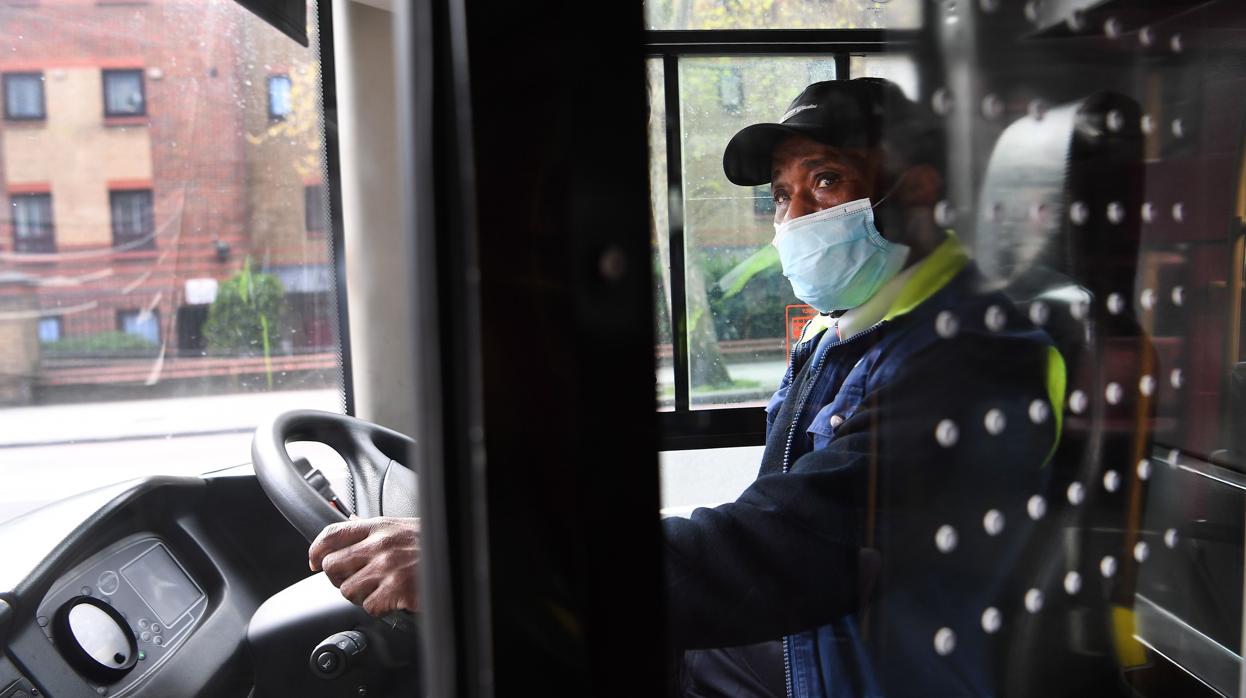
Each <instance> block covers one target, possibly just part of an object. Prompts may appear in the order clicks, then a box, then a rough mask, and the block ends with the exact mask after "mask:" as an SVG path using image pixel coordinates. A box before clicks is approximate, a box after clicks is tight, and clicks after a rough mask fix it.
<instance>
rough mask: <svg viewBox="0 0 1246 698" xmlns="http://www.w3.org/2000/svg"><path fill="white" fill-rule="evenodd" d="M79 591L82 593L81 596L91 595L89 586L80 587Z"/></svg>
mask: <svg viewBox="0 0 1246 698" xmlns="http://www.w3.org/2000/svg"><path fill="white" fill-rule="evenodd" d="M80 591H81V592H82V595H83V596H90V595H91V587H82V589H81V590H80Z"/></svg>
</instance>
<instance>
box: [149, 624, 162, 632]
mask: <svg viewBox="0 0 1246 698" xmlns="http://www.w3.org/2000/svg"><path fill="white" fill-rule="evenodd" d="M151 631H152V632H153V633H155V634H157V635H159V634H160V624H159V623H152V624H151Z"/></svg>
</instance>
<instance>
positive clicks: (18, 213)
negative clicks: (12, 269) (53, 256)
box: [9, 194, 56, 252]
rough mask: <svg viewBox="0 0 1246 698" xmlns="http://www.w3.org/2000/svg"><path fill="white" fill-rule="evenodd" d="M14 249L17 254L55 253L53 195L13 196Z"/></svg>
mask: <svg viewBox="0 0 1246 698" xmlns="http://www.w3.org/2000/svg"><path fill="white" fill-rule="evenodd" d="M9 205H10V207H11V208H12V213H13V218H12V220H13V249H14V250H15V251H17V252H55V251H56V236H55V232H54V226H53V225H52V195H51V194H11V195H9Z"/></svg>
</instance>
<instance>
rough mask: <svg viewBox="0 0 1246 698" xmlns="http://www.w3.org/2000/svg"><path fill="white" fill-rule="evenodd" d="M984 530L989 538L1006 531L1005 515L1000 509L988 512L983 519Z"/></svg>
mask: <svg viewBox="0 0 1246 698" xmlns="http://www.w3.org/2000/svg"><path fill="white" fill-rule="evenodd" d="M982 530H984V531H986V534H987V535H988V536H998V535H999V534H1000V533H1002V532H1003V530H1004V515H1003V513H1001V512H1000V511H999V510H998V509H992V510H990V511H988V512H987V513H986V514H985V515H984V516H983V517H982Z"/></svg>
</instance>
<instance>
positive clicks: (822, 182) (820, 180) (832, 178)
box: [814, 173, 839, 187]
mask: <svg viewBox="0 0 1246 698" xmlns="http://www.w3.org/2000/svg"><path fill="white" fill-rule="evenodd" d="M838 181H839V175H837V174H833V173H827V174H820V175H818V176H817V178H816V179H815V180H814V186H817V187H833V186H835V183H836V182H838Z"/></svg>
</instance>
